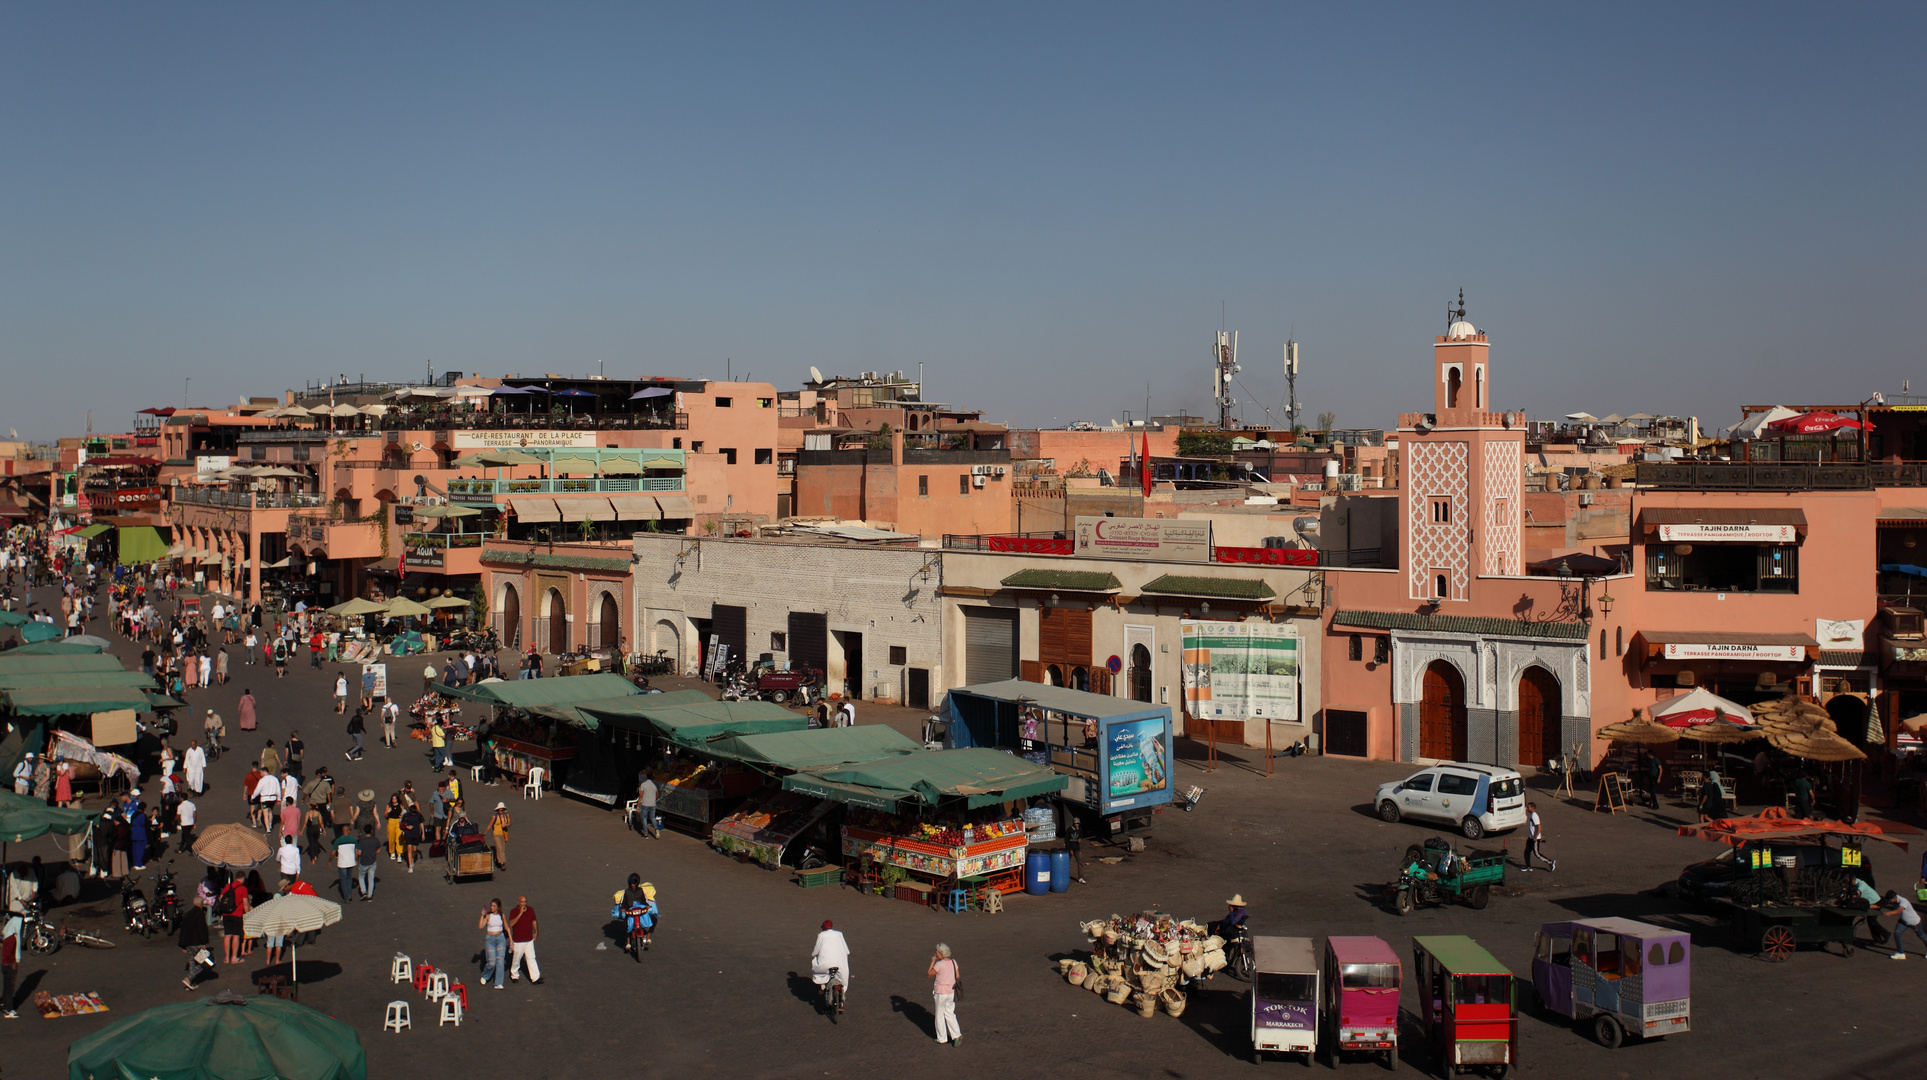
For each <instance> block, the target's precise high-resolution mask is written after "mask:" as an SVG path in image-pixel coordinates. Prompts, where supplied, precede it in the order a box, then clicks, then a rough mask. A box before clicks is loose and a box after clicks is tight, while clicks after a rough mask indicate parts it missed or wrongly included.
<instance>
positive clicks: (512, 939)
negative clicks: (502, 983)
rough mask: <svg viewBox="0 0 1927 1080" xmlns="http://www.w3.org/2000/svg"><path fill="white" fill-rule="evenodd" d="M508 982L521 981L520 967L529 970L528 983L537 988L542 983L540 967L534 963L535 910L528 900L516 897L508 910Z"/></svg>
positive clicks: (523, 897)
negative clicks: (526, 967)
mask: <svg viewBox="0 0 1927 1080" xmlns="http://www.w3.org/2000/svg"><path fill="white" fill-rule="evenodd" d="M508 924H509V952H510V956H509V981H510V982H516V981H518V980H519V979H521V977H522V976H521V971H522V965H523V964H524V963H525V962H526V963H527V964H528V968H529V983H530V984H531V985H536V986H539V985H541V983H542V967H541V965H539V964H537V963H536V962H535V933H536V929H537V927H536V923H535V909H534V908H532V907H530V906H529V898H528V897H526V896H518V897H516V898H515V906H514V907H513V908H510V909H509V914H508Z"/></svg>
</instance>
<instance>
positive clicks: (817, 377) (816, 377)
mask: <svg viewBox="0 0 1927 1080" xmlns="http://www.w3.org/2000/svg"><path fill="white" fill-rule="evenodd" d="M810 381H811V382H813V383H820V382H822V381H823V373H822V372H820V371H818V370H816V365H815V364H811V365H810Z"/></svg>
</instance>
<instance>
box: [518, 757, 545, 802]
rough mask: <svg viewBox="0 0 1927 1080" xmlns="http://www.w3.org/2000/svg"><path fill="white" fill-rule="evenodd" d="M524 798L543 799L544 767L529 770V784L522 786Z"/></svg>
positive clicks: (538, 766)
mask: <svg viewBox="0 0 1927 1080" xmlns="http://www.w3.org/2000/svg"><path fill="white" fill-rule="evenodd" d="M522 797H523V798H524V799H540V798H541V797H542V767H541V766H540V765H537V766H536V767H535V768H533V769H530V770H529V782H528V783H526V784H523V785H522Z"/></svg>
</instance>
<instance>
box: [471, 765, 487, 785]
mask: <svg viewBox="0 0 1927 1080" xmlns="http://www.w3.org/2000/svg"><path fill="white" fill-rule="evenodd" d="M486 768H488V766H487V765H470V766H469V767H468V777H469V779H471V780H473V781H475V782H476V783H478V784H479V783H481V782H482V770H483V769H486Z"/></svg>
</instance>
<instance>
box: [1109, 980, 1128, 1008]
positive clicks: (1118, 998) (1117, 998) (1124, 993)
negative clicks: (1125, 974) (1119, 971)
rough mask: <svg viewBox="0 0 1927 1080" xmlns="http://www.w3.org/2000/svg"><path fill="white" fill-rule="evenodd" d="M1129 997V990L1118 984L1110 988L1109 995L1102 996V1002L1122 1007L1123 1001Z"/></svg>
mask: <svg viewBox="0 0 1927 1080" xmlns="http://www.w3.org/2000/svg"><path fill="white" fill-rule="evenodd" d="M1130 996H1131V988H1130V987H1129V986H1127V985H1125V984H1124V983H1118V984H1117V985H1116V986H1114V987H1112V988H1111V991H1110V992H1109V993H1107V994H1105V995H1104V1000H1106V1001H1108V1002H1110V1003H1111V1004H1113V1005H1122V1004H1124V1002H1125V1000H1126V999H1127V998H1129V997H1130Z"/></svg>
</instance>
